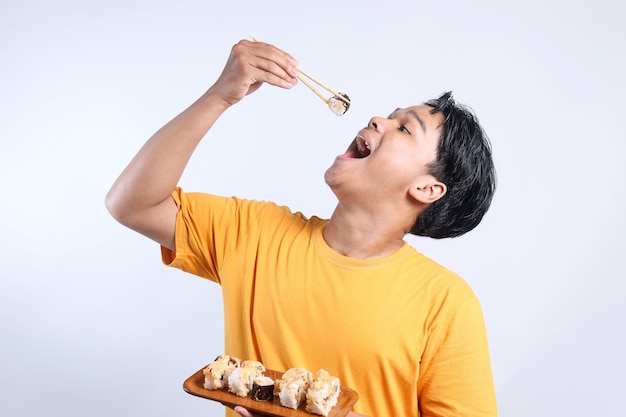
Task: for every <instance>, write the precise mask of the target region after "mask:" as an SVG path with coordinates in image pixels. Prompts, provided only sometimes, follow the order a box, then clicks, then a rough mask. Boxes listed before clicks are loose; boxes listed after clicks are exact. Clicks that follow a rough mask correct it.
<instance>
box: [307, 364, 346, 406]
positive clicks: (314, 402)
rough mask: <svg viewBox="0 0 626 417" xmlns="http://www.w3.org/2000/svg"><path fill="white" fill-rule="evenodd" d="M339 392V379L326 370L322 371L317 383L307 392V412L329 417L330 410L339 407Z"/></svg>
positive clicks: (319, 372)
mask: <svg viewBox="0 0 626 417" xmlns="http://www.w3.org/2000/svg"><path fill="white" fill-rule="evenodd" d="M339 391H340V385H339V378H337V377H334V376H331V375H330V374H329V373H328V371H326V370H324V369H320V370H319V371H318V372H317V377H316V378H315V381H313V382H312V383H311V386H310V387H309V389H308V390H307V393H306V406H305V411H307V412H309V413H313V414H319V415H322V416H327V415H328V413H330V410H331V409H332V408H333V407H334V406H335V405H337V399H338V398H339Z"/></svg>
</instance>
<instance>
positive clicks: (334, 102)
mask: <svg viewBox="0 0 626 417" xmlns="http://www.w3.org/2000/svg"><path fill="white" fill-rule="evenodd" d="M339 95H340V96H341V97H343V98H345V100H343V99H342V98H340V97H339V96H336V95H335V96H332V97H331V98H329V99H328V107H329V108H330V110H331V111H332V112H333V113H335V114H336V115H337V116H343V115H344V114H346V112H347V111H348V109H349V108H350V97H348V95H347V94H345V93H339Z"/></svg>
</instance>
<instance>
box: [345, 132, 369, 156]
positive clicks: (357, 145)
mask: <svg viewBox="0 0 626 417" xmlns="http://www.w3.org/2000/svg"><path fill="white" fill-rule="evenodd" d="M371 152H372V148H371V147H370V144H369V143H368V142H367V141H366V140H365V139H364V138H363V137H362V136H361V135H358V136H357V137H356V139H354V141H353V142H352V143H351V144H350V147H349V148H348V151H347V152H346V153H347V154H348V156H350V157H351V158H366V157H368V156H369V155H370V153H371Z"/></svg>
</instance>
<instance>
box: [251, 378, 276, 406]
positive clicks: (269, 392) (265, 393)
mask: <svg viewBox="0 0 626 417" xmlns="http://www.w3.org/2000/svg"><path fill="white" fill-rule="evenodd" d="M250 397H251V398H252V399H253V400H256V401H270V400H272V399H273V398H274V380H273V379H272V378H270V377H269V376H257V377H256V378H254V381H252V389H251V390H250Z"/></svg>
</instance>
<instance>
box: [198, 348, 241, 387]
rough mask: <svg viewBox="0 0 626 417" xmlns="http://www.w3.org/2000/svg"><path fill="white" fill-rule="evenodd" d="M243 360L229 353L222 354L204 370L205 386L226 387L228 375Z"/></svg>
mask: <svg viewBox="0 0 626 417" xmlns="http://www.w3.org/2000/svg"><path fill="white" fill-rule="evenodd" d="M240 363H241V360H240V359H238V358H235V357H233V356H229V355H220V356H218V357H217V358H215V360H214V361H213V362H211V363H210V364H208V365H207V366H206V368H204V369H203V370H202V373H203V375H204V388H206V389H210V390H216V389H220V388H226V386H227V385H228V376H229V375H230V373H231V372H232V371H233V370H234V369H235V368H236V367H238V366H239V364H240Z"/></svg>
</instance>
